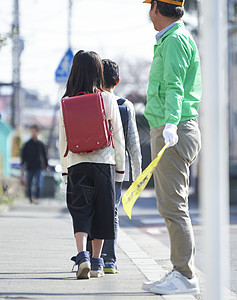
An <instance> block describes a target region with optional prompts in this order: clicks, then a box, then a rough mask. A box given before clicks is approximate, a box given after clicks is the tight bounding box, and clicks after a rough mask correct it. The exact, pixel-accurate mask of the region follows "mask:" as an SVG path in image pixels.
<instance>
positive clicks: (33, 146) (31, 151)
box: [21, 139, 48, 170]
mask: <svg viewBox="0 0 237 300" xmlns="http://www.w3.org/2000/svg"><path fill="white" fill-rule="evenodd" d="M21 164H22V165H25V167H26V169H27V170H37V169H45V168H46V167H47V166H48V159H47V155H46V150H45V146H44V144H43V143H42V142H41V141H39V140H33V139H30V140H29V141H28V142H26V143H25V145H24V146H23V148H22V151H21Z"/></svg>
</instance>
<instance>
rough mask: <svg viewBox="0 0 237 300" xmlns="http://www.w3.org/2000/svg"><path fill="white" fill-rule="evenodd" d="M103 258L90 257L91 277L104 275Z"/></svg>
mask: <svg viewBox="0 0 237 300" xmlns="http://www.w3.org/2000/svg"><path fill="white" fill-rule="evenodd" d="M103 267H104V260H103V258H97V257H92V259H91V272H90V274H91V277H103V276H104V270H103Z"/></svg>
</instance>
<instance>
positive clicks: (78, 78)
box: [63, 50, 104, 97]
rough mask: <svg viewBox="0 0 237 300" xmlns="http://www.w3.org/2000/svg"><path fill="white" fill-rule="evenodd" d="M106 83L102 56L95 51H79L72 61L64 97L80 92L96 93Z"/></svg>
mask: <svg viewBox="0 0 237 300" xmlns="http://www.w3.org/2000/svg"><path fill="white" fill-rule="evenodd" d="M103 83H104V77H103V64H102V60H101V58H100V56H99V55H98V54H97V53H96V52H93V51H87V52H85V51H83V50H80V51H78V52H77V53H76V54H75V56H74V58H73V63H72V68H71V71H70V74H69V77H68V81H67V86H66V92H65V94H64V95H63V97H72V96H76V95H77V94H78V93H80V92H82V93H86V94H89V93H95V92H96V89H97V88H98V89H100V90H102V87H103Z"/></svg>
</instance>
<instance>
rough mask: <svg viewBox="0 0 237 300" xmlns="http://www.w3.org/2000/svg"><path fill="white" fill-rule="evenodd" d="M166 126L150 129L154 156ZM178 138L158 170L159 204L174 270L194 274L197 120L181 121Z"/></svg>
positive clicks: (162, 143) (198, 148) (160, 143)
mask: <svg viewBox="0 0 237 300" xmlns="http://www.w3.org/2000/svg"><path fill="white" fill-rule="evenodd" d="M163 130H164V126H160V127H157V128H154V129H152V130H151V132H150V135H151V154H152V159H154V158H155V157H156V155H157V153H158V152H159V151H160V149H161V148H162V147H163V146H164V138H163V135H162V132H163ZM178 136H179V141H178V143H177V144H176V145H175V146H174V147H170V148H168V149H167V150H166V151H165V153H164V155H163V157H162V158H161V160H160V162H159V164H158V166H157V168H156V170H155V172H154V182H155V190H156V198H157V206H158V209H159V212H160V215H161V216H162V217H163V218H164V219H165V222H166V226H167V229H168V232H169V236H170V246H171V262H172V264H173V267H174V270H177V271H179V272H180V273H181V274H183V275H184V276H186V277H188V278H191V277H193V275H194V273H195V267H194V253H195V243H194V235H193V228H192V224H191V220H190V216H189V208H188V190H189V167H190V165H191V164H192V163H193V161H194V160H195V159H196V157H197V155H198V152H199V150H200V147H201V135H200V131H199V128H198V123H197V121H196V120H189V121H185V122H181V123H180V124H179V125H178Z"/></svg>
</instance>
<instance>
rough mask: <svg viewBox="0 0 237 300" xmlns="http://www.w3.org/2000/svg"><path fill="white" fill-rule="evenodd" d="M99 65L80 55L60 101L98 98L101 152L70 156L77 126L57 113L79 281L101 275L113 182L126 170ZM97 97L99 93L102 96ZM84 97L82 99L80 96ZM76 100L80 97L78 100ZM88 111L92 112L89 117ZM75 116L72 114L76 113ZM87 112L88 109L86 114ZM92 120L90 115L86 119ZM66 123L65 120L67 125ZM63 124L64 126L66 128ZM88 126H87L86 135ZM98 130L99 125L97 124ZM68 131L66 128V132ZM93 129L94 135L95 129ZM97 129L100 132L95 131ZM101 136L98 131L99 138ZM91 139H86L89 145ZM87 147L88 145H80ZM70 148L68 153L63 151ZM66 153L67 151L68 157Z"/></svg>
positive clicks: (110, 231) (116, 117) (90, 55)
mask: <svg viewBox="0 0 237 300" xmlns="http://www.w3.org/2000/svg"><path fill="white" fill-rule="evenodd" d="M102 86H103V65H102V61H101V58H100V57H99V55H98V54H97V53H95V52H92V51H88V52H84V51H79V52H77V53H76V55H75V56H74V59H73V65H72V68H71V72H70V75H69V78H68V82H67V87H66V92H65V94H64V96H63V100H62V101H64V102H66V101H67V99H66V101H65V98H67V97H69V98H68V99H70V98H71V97H75V96H77V95H78V94H79V95H80V94H85V95H90V94H96V93H98V94H99V95H101V96H102V102H103V107H104V113H105V115H104V116H105V118H106V120H107V121H108V124H111V126H112V127H111V128H112V135H113V138H112V142H111V143H110V144H109V145H108V146H107V147H104V148H102V149H99V150H95V151H93V149H92V150H91V151H87V152H81V153H80V152H79V153H77V152H74V151H73V152H72V151H70V148H69V147H68V143H67V139H68V138H69V136H68V135H67V134H66V132H67V133H68V132H70V126H73V127H74V129H75V126H76V125H75V123H74V124H73V125H70V118H69V123H68V120H67V121H66V119H65V118H66V114H67V112H65V109H64V110H63V107H62V106H61V110H60V124H59V126H60V129H59V144H60V158H61V164H62V169H63V170H62V175H63V179H64V181H65V183H67V207H68V210H69V212H70V214H71V217H72V221H73V228H74V234H75V239H76V245H77V250H78V254H77V256H76V265H78V271H77V279H83V278H85V279H89V278H90V276H91V277H101V276H103V275H104V272H103V266H104V262H103V259H102V258H101V257H100V256H101V249H102V246H103V241H104V239H114V238H115V233H114V200H115V181H117V182H122V181H123V178H124V169H125V155H124V153H125V151H124V149H125V143H124V134H123V126H122V123H121V118H120V113H119V109H118V105H117V103H116V101H114V99H113V95H111V94H110V93H107V92H103V90H102ZM100 93H101V94H100ZM82 97H83V95H82ZM79 99H81V98H80V96H79ZM93 111H94V110H93V109H91V113H93ZM74 113H75V112H74ZM86 113H87V114H90V111H89V112H88V111H87V112H86ZM83 114H85V112H83V107H82V108H81V109H80V105H79V106H78V119H80V116H83ZM89 117H90V118H91V116H88V118H89ZM65 121H66V122H65ZM65 126H67V128H65ZM90 126H93V128H92V129H93V130H94V127H96V125H94V124H91V125H90V124H88V123H87V124H85V130H86V131H87V132H88V133H89V132H90V128H89V127H90ZM98 128H99V126H98ZM65 129H66V130H65ZM93 130H92V131H93ZM98 131H99V129H98ZM100 134H101V132H98V136H99V135H100ZM77 138H78V140H79V141H80V136H79V137H77ZM89 140H90V136H89V137H88V141H89ZM84 143H86V141H84ZM68 149H69V151H67V150H68ZM67 152H68V153H67ZM66 153H67V155H66V156H65V154H66ZM88 238H89V239H91V240H92V258H91V259H90V255H89V253H88V252H87V251H86V244H87V239H88Z"/></svg>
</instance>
